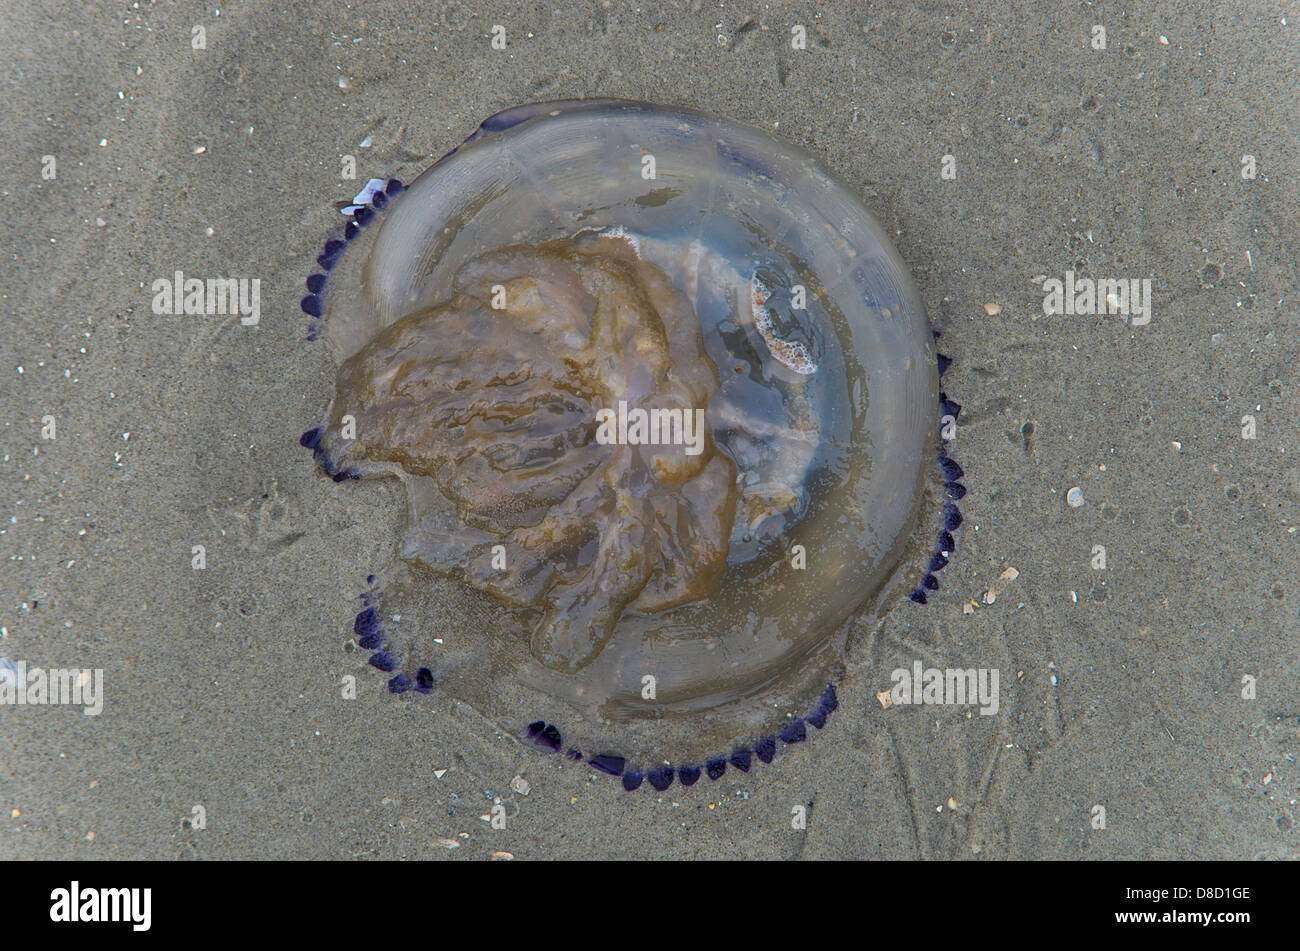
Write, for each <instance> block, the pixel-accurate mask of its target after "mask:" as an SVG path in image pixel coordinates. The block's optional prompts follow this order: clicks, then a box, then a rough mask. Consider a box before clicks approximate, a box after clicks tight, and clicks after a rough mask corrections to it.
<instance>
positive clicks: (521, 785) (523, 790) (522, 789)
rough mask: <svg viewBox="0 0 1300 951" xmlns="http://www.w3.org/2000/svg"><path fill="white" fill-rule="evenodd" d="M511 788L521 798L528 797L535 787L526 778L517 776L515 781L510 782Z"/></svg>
mask: <svg viewBox="0 0 1300 951" xmlns="http://www.w3.org/2000/svg"><path fill="white" fill-rule="evenodd" d="M510 788H511V789H513V790H514V791H515V792H517V793H519V795H521V796H527V795H528V793H529V792H530V791H531V790H532V788H533V787H532V785H531V784H529V782H528V780H526V779H524V777H522V776H516V777H515V778H514V779H512V780H510Z"/></svg>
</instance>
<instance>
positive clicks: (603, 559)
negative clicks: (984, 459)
mask: <svg viewBox="0 0 1300 951" xmlns="http://www.w3.org/2000/svg"><path fill="white" fill-rule="evenodd" d="M370 199H371V200H370V201H369V202H368V203H367V204H366V205H365V206H364V207H360V208H359V209H358V210H357V211H356V214H355V215H354V217H353V218H352V220H350V222H349V224H348V225H347V230H346V232H345V233H344V235H343V236H341V237H340V238H338V239H335V240H332V241H330V242H328V243H327V244H326V246H325V250H324V252H323V253H322V255H321V257H320V259H319V261H320V264H321V265H322V268H323V269H324V271H325V273H318V274H314V275H313V276H312V277H311V278H310V279H309V280H308V289H309V291H310V294H309V295H308V296H307V297H306V298H305V299H304V301H303V310H304V311H306V312H307V313H308V314H309V315H311V316H312V317H313V329H312V335H313V336H314V335H315V334H316V333H317V332H318V331H319V333H320V334H321V335H322V336H324V338H325V340H326V342H327V344H328V347H329V350H330V354H331V356H332V357H333V360H334V361H335V363H336V364H337V382H336V386H335V392H334V397H333V401H332V404H331V405H330V407H329V408H328V410H327V411H326V412H325V413H324V421H323V422H322V423H321V425H319V426H317V427H316V428H314V429H312V430H309V431H308V432H307V433H305V434H304V435H303V437H302V442H303V445H305V446H307V447H308V448H310V449H312V450H313V451H314V453H315V455H316V459H317V461H318V462H319V464H320V466H321V468H322V469H323V470H324V472H325V473H326V474H328V475H331V476H333V477H334V479H335V480H336V481H340V482H341V481H344V480H346V479H356V478H369V477H396V478H398V479H400V480H401V481H402V483H403V484H404V486H405V488H406V492H407V496H408V499H409V518H408V524H407V526H406V528H405V530H404V533H403V534H402V536H401V538H400V539H395V540H394V548H393V557H392V559H391V562H390V563H389V564H388V565H387V566H382V565H376V566H374V567H373V568H372V569H369V570H377V574H376V575H375V577H374V578H373V581H372V587H371V589H370V590H369V591H367V592H366V594H364V595H363V609H362V611H361V612H360V613H359V614H358V615H357V619H356V622H355V631H356V634H357V639H358V643H359V644H360V646H361V647H363V648H366V649H368V650H370V651H372V652H373V653H372V654H371V656H370V662H371V664H372V665H374V666H375V667H377V668H379V669H380V670H382V671H385V672H387V673H388V675H389V677H390V679H389V681H388V685H389V689H390V690H392V691H393V692H394V693H406V692H408V691H412V692H418V693H434V694H445V695H447V696H448V697H450V698H453V699H455V700H457V701H461V702H464V703H468V704H470V705H471V706H473V707H474V708H476V709H477V710H479V711H480V712H481V713H483V714H485V715H486V716H488V717H490V718H491V719H492V720H494V721H495V722H497V723H498V724H500V725H501V727H502V728H503V729H506V730H509V731H512V732H514V733H515V734H517V735H518V736H520V737H522V738H526V739H528V740H531V741H532V742H534V743H535V744H537V745H539V746H541V747H542V748H544V749H550V750H564V751H565V752H566V753H567V754H568V755H570V756H571V757H573V758H574V759H584V760H586V761H588V762H589V763H590V764H591V765H592V766H593V767H595V768H596V769H599V770H602V771H604V772H609V773H614V774H616V775H621V776H622V777H623V781H624V785H625V786H627V787H628V788H634V787H635V786H637V785H640V783H641V782H642V781H643V779H649V780H650V782H651V784H652V785H653V786H655V787H656V788H659V789H662V788H665V787H666V786H667V784H668V783H670V782H672V781H673V779H674V777H676V778H677V779H678V780H679V781H681V782H683V783H685V784H687V785H689V784H691V783H693V782H695V781H696V780H697V779H698V778H699V777H700V776H701V775H702V774H706V775H708V776H710V777H712V778H715V779H716V778H717V777H718V776H719V775H721V773H722V772H723V771H724V770H725V769H726V768H727V766H728V765H730V766H732V767H734V768H739V769H742V770H748V769H749V768H750V766H751V763H752V760H753V758H754V757H756V758H758V759H761V760H770V759H771V758H772V755H773V754H774V752H775V751H776V749H777V748H778V747H779V745H781V744H783V743H794V742H798V741H799V740H801V739H803V738H804V737H805V736H806V733H807V730H806V725H807V724H811V725H812V726H813V727H815V728H820V727H821V726H823V725H824V724H825V722H826V717H827V716H828V715H829V714H830V712H831V711H832V710H834V708H835V706H836V697H835V691H834V688H833V687H831V686H829V685H828V684H829V682H830V681H831V680H832V679H833V677H834V674H835V671H836V668H837V665H838V664H839V663H840V662H841V659H842V657H843V654H844V650H845V645H846V640H847V637H848V634H849V631H850V628H851V627H853V625H854V623H855V622H861V621H865V622H867V623H869V622H870V621H871V619H873V618H875V617H877V616H878V615H879V614H880V612H881V611H882V610H884V609H885V608H886V607H888V606H889V605H890V604H892V603H893V602H894V601H895V600H897V599H898V597H899V596H900V595H901V596H904V597H905V596H907V595H909V594H910V596H911V598H912V600H914V601H922V602H923V601H924V600H925V596H926V595H925V592H926V590H927V589H932V588H935V587H937V585H938V582H937V581H936V579H935V576H934V572H935V571H936V570H938V569H939V568H941V567H943V565H944V563H946V560H947V554H948V550H949V549H951V547H952V537H951V535H950V534H949V531H950V530H951V529H953V528H955V527H956V524H957V522H958V521H959V520H960V515H959V514H958V513H957V511H956V508H955V506H954V505H953V504H952V501H951V500H952V499H955V498H958V497H960V494H961V492H963V491H964V490H963V489H962V488H961V485H960V483H959V482H958V481H957V479H958V478H959V477H960V475H961V472H960V469H958V468H957V467H956V464H955V463H952V462H951V461H949V460H948V459H947V458H946V456H944V455H943V453H942V450H941V449H940V445H941V444H940V439H939V426H940V419H941V416H942V415H943V414H944V413H945V412H947V413H948V414H949V415H952V416H954V417H955V415H956V412H957V411H958V407H956V406H955V405H952V404H947V405H945V403H946V400H944V399H943V398H942V397H941V394H940V393H939V391H938V376H939V373H940V372H941V370H942V363H943V358H942V357H936V354H935V352H934V336H933V334H932V332H931V330H930V326H929V323H928V321H927V319H926V315H925V310H924V307H923V305H922V303H921V299H920V297H919V295H918V293H917V290H916V288H915V286H914V285H913V283H912V281H911V280H910V278H909V277H908V274H907V271H906V269H905V267H904V265H903V263H902V261H901V260H900V259H899V257H898V254H897V253H896V252H895V251H894V250H893V248H892V247H891V246H890V244H889V242H888V241H887V239H886V238H885V236H884V233H883V232H882V230H881V228H880V226H879V225H878V224H877V223H876V222H875V221H874V220H873V219H872V217H871V216H870V214H869V213H868V212H867V210H866V209H865V208H864V207H863V205H862V204H861V202H860V201H859V199H858V198H857V197H856V196H855V195H854V194H853V193H852V192H851V190H850V189H849V188H848V187H847V186H846V185H845V184H844V183H843V182H841V181H840V180H839V179H837V178H835V177H834V176H833V175H832V174H830V173H829V172H828V171H826V170H825V169H824V168H823V167H822V166H821V165H820V164H819V163H818V162H817V161H816V160H815V159H814V158H812V157H811V156H810V155H808V154H806V153H804V152H802V151H800V150H798V149H795V148H793V147H791V146H789V145H787V144H785V143H782V142H779V141H777V140H775V139H772V138H770V137H768V136H766V135H764V134H762V133H760V132H757V131H755V130H753V129H750V128H747V127H744V126H741V125H737V124H734V123H731V122H728V121H725V120H722V119H719V118H716V117H713V116H710V115H706V114H703V113H700V112H695V111H692V110H688V109H680V108H667V107H662V106H655V105H649V104H646V103H638V102H625V101H618V100H588V101H575V102H552V103H541V104H535V105H528V106H522V107H519V108H515V109H511V110H508V111H506V112H503V113H500V114H498V115H496V116H493V117H492V118H490V119H488V120H487V121H486V122H484V123H483V124H482V126H481V127H480V128H479V130H478V131H477V132H476V133H475V134H474V135H473V136H471V137H470V138H469V139H468V140H467V141H466V142H465V144H463V145H462V146H460V147H459V148H458V149H456V150H455V151H453V152H452V153H451V154H449V155H448V156H446V157H445V158H443V159H442V160H441V161H439V162H438V163H437V164H435V165H434V166H433V167H432V168H430V169H428V170H427V171H426V172H424V174H422V175H421V176H420V177H419V178H417V179H416V180H415V181H414V182H413V183H412V184H411V185H410V186H408V187H405V188H404V187H402V186H401V185H400V183H398V182H396V181H395V180H394V181H390V182H389V183H388V185H387V187H384V188H381V189H379V190H377V191H373V190H372V191H371V193H370ZM353 491H355V490H353ZM936 533H937V536H938V544H937V545H936Z"/></svg>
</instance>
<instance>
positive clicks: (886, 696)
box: [876, 690, 894, 710]
mask: <svg viewBox="0 0 1300 951" xmlns="http://www.w3.org/2000/svg"><path fill="white" fill-rule="evenodd" d="M876 699H877V700H879V701H880V705H881V706H882V707H884V708H885V709H886V710H888V709H889V708H890V707H892V706H893V705H894V697H893V695H892V694H891V693H890V692H889V691H888V690H882V691H880V693H878V694H876Z"/></svg>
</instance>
